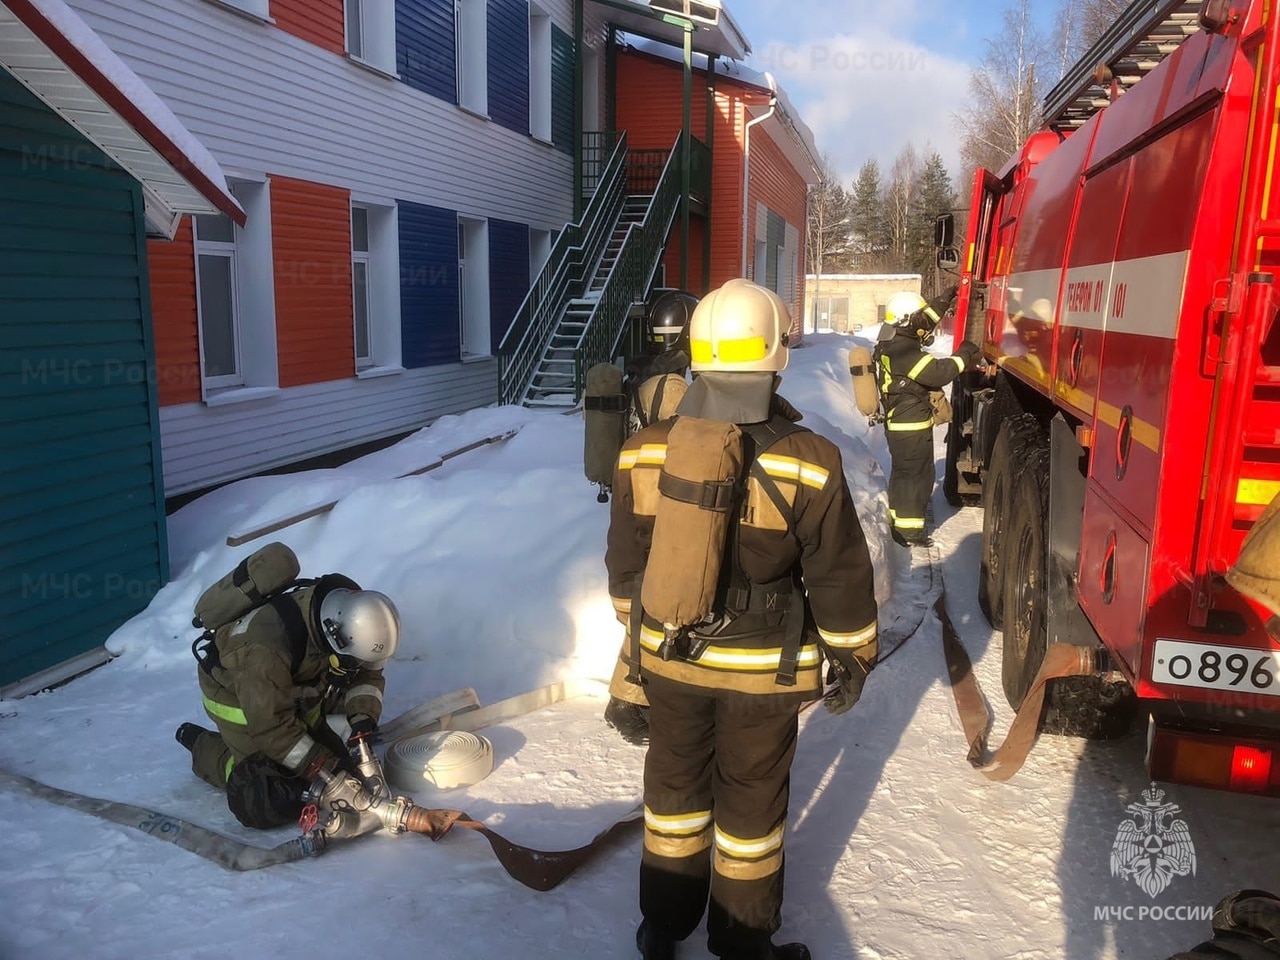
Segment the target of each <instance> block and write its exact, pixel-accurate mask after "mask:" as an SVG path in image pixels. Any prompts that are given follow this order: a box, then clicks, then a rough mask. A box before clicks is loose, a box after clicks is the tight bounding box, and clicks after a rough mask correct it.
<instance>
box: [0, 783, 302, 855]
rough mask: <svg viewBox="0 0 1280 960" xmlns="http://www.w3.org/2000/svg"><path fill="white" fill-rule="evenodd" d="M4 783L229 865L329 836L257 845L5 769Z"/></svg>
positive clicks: (289, 851) (295, 851)
mask: <svg viewBox="0 0 1280 960" xmlns="http://www.w3.org/2000/svg"><path fill="white" fill-rule="evenodd" d="M0 784H3V785H4V786H7V787H10V788H12V789H14V790H16V791H18V792H20V793H25V794H27V795H28V796H31V797H36V798H38V799H40V800H48V801H49V802H50V803H56V804H58V805H59V806H63V807H69V808H70V809H72V810H79V811H80V812H81V813H87V814H89V815H90V816H94V817H98V818H99V819H102V820H107V821H110V822H111V823H118V824H120V825H121V826H125V827H132V828H133V829H134V830H141V831H142V832H143V833H145V834H148V835H150V836H152V837H155V838H156V839H157V840H164V841H166V842H168V843H173V844H176V845H178V846H179V847H182V849H184V850H188V851H190V852H191V853H195V854H198V855H199V856H202V857H204V858H205V859H206V860H212V861H213V862H214V863H216V864H218V865H219V866H223V867H226V868H227V869H228V870H240V871H243V870H260V869H262V868H263V867H274V866H276V865H277V864H280V863H292V862H293V861H295V860H307V859H310V858H312V857H318V856H320V854H322V853H324V850H325V836H324V834H323V833H319V832H318V833H314V834H311V835H308V836H302V837H295V838H294V839H292V840H288V841H286V842H285V843H282V844H280V845H279V846H276V847H258V846H255V845H254V844H251V843H245V842H243V841H241V840H235V839H233V838H231V837H227V836H223V835H222V834H220V833H216V832H214V831H213V830H208V829H206V828H205V827H198V826H196V825H195V824H194V823H187V822H186V821H185V820H178V819H177V818H175V817H170V816H166V815H165V814H163V813H157V812H156V811H154V810H148V809H146V808H145V807H138V806H134V805H133V804H131V803H120V802H117V801H115V800H100V799H98V798H97V797H86V796H83V795H81V794H78V793H72V792H71V791H70V790H61V789H59V788H58V787H51V786H49V785H48V784H44V783H40V782H39V781H37V780H32V779H31V778H29V777H24V776H22V775H21V774H17V773H10V772H8V771H7V770H0Z"/></svg>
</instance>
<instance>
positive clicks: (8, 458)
mask: <svg viewBox="0 0 1280 960" xmlns="http://www.w3.org/2000/svg"><path fill="white" fill-rule="evenodd" d="M214 212H223V213H228V214H230V215H232V216H233V217H234V218H235V219H236V220H237V221H238V222H240V223H243V222H244V214H243V212H242V211H241V210H240V208H239V206H238V205H237V204H236V202H235V200H234V199H233V198H232V197H231V196H230V194H229V193H228V191H227V189H226V184H225V180H224V179H223V178H222V175H221V172H220V171H218V170H217V165H216V164H215V163H213V161H212V158H211V157H209V156H208V154H207V152H205V151H203V148H201V147H200V146H199V144H198V143H196V142H195V140H194V139H193V138H192V137H191V135H190V134H189V133H188V132H187V131H186V130H184V129H183V128H182V127H181V124H180V123H179V122H178V121H177V120H176V119H175V118H174V117H173V115H172V114H171V113H170V112H169V111H168V110H167V109H166V108H165V107H164V106H163V104H161V103H160V101H159V100H158V99H157V98H156V97H155V95H154V94H153V93H151V91H149V90H147V89H146V88H145V86H144V85H142V84H141V82H140V81H138V79H137V77H136V76H134V75H133V74H132V73H131V72H130V71H129V70H128V68H127V67H125V66H124V64H123V63H122V62H121V61H119V60H118V59H117V58H116V57H115V56H114V55H113V54H112V53H111V52H110V50H109V49H107V47H106V46H105V44H103V43H102V41H101V40H100V39H99V38H98V37H97V36H96V35H95V34H93V33H92V31H90V30H89V28H88V27H86V26H85V25H84V23H83V21H81V20H80V19H79V18H78V17H77V16H76V15H75V14H74V13H72V12H71V11H70V10H69V8H67V7H66V5H65V4H64V3H63V2H62V0H4V3H3V4H0V694H2V695H4V696H14V695H20V694H21V693H24V692H28V691H30V690H35V689H40V688H42V687H44V686H47V685H48V684H50V683H53V682H57V681H58V680H60V679H64V678H66V677H68V676H71V675H74V674H75V673H77V672H80V671H82V670H84V669H87V668H88V667H90V666H92V665H93V664H95V663H97V662H100V661H101V660H103V659H105V658H106V657H107V656H108V654H107V653H106V651H105V649H104V647H103V643H104V641H105V640H106V639H107V638H108V637H109V636H110V634H111V633H112V632H113V631H114V630H115V629H116V628H117V627H119V626H120V625H121V624H122V623H124V622H125V621H126V620H128V619H129V618H130V617H132V616H134V615H135V614H137V613H138V612H139V611H141V610H143V609H144V608H145V607H146V606H147V604H148V603H149V602H150V600H151V598H152V596H153V595H154V594H155V592H156V591H157V590H158V589H159V588H160V586H161V585H162V584H163V583H164V582H165V580H166V579H167V578H168V573H169V571H168V558H167V544H166V536H165V515H164V496H163V490H164V485H163V478H162V463H161V456H160V434H159V423H158V415H157V408H156V384H155V358H154V351H153V349H152V339H151V338H152V334H151V307H150V302H149V295H148V289H149V288H148V280H147V245H146V240H147V237H148V235H150V236H156V235H161V236H169V237H172V232H173V230H174V229H175V227H176V224H177V221H178V219H179V217H180V216H181V215H182V214H183V213H214Z"/></svg>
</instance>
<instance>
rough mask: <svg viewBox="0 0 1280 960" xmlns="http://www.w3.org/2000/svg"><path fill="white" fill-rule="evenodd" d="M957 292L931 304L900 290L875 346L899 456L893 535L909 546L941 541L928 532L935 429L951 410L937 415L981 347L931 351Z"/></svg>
mask: <svg viewBox="0 0 1280 960" xmlns="http://www.w3.org/2000/svg"><path fill="white" fill-rule="evenodd" d="M954 296H955V288H954V287H953V288H952V289H951V290H949V291H947V292H946V293H944V294H943V295H942V296H940V297H937V298H936V299H934V300H933V301H931V302H929V303H926V302H925V300H924V299H923V298H922V297H921V296H920V295H919V294H916V293H909V292H904V293H895V294H894V295H893V296H892V297H890V298H889V301H888V303H887V304H885V322H884V325H883V326H882V327H881V330H880V339H879V342H878V343H877V344H876V348H875V351H874V364H875V369H876V372H877V375H878V377H879V386H880V399H881V403H882V404H883V407H884V426H885V439H886V441H887V443H888V446H889V457H890V459H891V461H892V469H891V470H890V473H889V517H890V519H891V521H892V523H893V530H892V534H893V539H894V540H895V541H896V542H897V543H899V544H902V545H903V546H908V545H910V546H930V545H931V544H932V543H933V541H932V540H931V539H930V538H929V536H928V534H927V533H926V532H925V511H926V509H927V508H928V505H929V497H930V496H931V495H932V494H933V482H934V466H933V460H934V457H933V427H934V425H935V424H937V423H945V422H946V419H950V413H949V411H948V412H947V413H946V419H943V418H942V417H939V416H938V415H937V405H938V404H945V403H946V399H945V397H944V396H943V395H942V394H941V392H940V391H941V389H942V388H943V387H944V386H946V385H947V384H948V383H950V382H951V381H952V380H954V379H955V378H956V377H958V376H960V374H962V373H964V372H965V371H966V370H968V369H970V368H971V367H972V366H973V364H974V363H975V361H976V360H977V359H978V354H979V350H978V348H977V347H976V346H975V345H974V344H972V343H969V342H967V341H965V342H963V343H961V344H960V348H959V349H958V350H957V351H956V352H955V353H954V354H953V355H952V356H950V357H935V356H933V355H932V354H930V353H928V352H927V351H926V350H925V348H926V347H928V346H930V345H931V344H932V343H933V339H934V332H935V331H936V330H937V329H938V323H939V322H940V320H941V319H942V314H943V313H944V312H945V311H946V310H947V307H948V306H949V305H950V303H951V300H952V298H953V297H954ZM931 394H932V395H933V399H931Z"/></svg>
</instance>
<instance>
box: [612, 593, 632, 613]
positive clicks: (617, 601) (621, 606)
mask: <svg viewBox="0 0 1280 960" xmlns="http://www.w3.org/2000/svg"><path fill="white" fill-rule="evenodd" d="M609 599H610V600H612V601H613V609H614V610H615V611H616V612H617V613H630V612H631V598H630V597H627V598H626V599H625V600H624V599H622V598H619V597H610V598H609Z"/></svg>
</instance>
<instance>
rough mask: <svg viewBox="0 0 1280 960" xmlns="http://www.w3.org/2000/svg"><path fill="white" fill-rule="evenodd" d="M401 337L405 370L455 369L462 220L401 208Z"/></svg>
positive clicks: (415, 206)
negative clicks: (449, 365)
mask: <svg viewBox="0 0 1280 960" xmlns="http://www.w3.org/2000/svg"><path fill="white" fill-rule="evenodd" d="M399 207H400V335H401V346H402V350H403V362H404V365H405V366H406V367H411V368H412V367H429V366H432V365H434V364H439V363H456V362H457V361H458V360H459V359H460V357H461V355H462V337H461V333H460V331H459V329H458V310H459V301H458V214H457V213H456V212H455V211H453V210H445V209H443V208H442V207H429V206H426V205H425V204H421V203H410V202H408V201H406V200H401V201H400V202H399Z"/></svg>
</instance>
